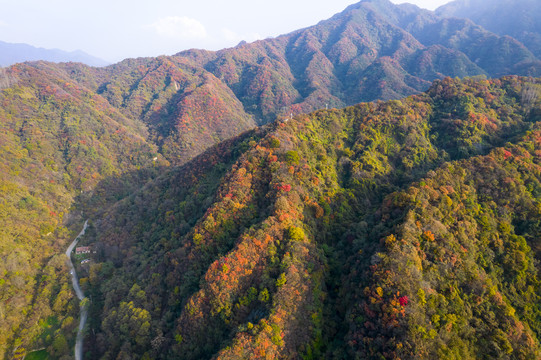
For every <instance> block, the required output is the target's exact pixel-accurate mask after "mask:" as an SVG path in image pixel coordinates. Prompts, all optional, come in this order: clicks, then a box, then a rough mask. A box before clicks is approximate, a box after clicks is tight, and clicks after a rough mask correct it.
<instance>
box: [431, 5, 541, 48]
mask: <svg viewBox="0 0 541 360" xmlns="http://www.w3.org/2000/svg"><path fill="white" fill-rule="evenodd" d="M436 14H438V15H440V16H446V17H460V18H468V19H471V20H473V21H474V22H475V23H476V24H479V25H481V26H482V27H484V28H485V29H487V30H490V31H492V32H494V33H496V34H499V35H509V36H512V37H514V38H516V39H517V40H519V41H521V42H522V43H523V44H524V45H526V46H527V47H528V49H530V51H532V52H533V53H534V54H535V55H536V56H538V57H539V56H541V22H540V21H539V19H540V18H541V2H539V1H538V0H490V1H489V0H456V1H453V2H450V3H448V4H446V5H443V6H441V7H439V8H438V9H436Z"/></svg>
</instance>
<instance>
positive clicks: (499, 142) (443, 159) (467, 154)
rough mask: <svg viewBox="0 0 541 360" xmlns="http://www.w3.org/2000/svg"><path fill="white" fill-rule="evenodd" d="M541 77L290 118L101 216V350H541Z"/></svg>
mask: <svg viewBox="0 0 541 360" xmlns="http://www.w3.org/2000/svg"><path fill="white" fill-rule="evenodd" d="M538 81H539V80H538V79H528V78H518V77H505V78H502V79H501V80H474V79H467V80H464V81H461V80H452V79H450V78H446V79H444V80H441V81H436V82H435V83H434V84H433V85H432V87H431V88H430V89H429V90H428V91H427V92H426V93H424V94H421V95H415V96H411V97H408V98H405V99H403V100H401V101H394V100H393V101H388V102H375V103H362V104H359V105H356V106H354V107H347V108H345V109H343V110H328V111H325V110H320V111H317V112H315V113H312V114H310V115H300V116H297V117H295V118H294V119H291V120H289V121H285V122H277V123H273V124H270V125H267V126H265V127H263V128H261V129H259V130H256V131H252V132H248V133H245V134H244V135H242V136H241V137H238V138H235V139H233V140H231V141H230V142H226V143H223V144H221V145H219V146H217V147H214V148H212V149H210V150H208V151H207V152H205V153H204V154H202V155H201V156H199V157H197V158H195V159H194V160H193V161H191V162H189V163H187V164H186V165H184V166H182V167H173V168H171V170H170V171H169V172H167V173H166V174H164V175H162V176H161V177H159V178H157V179H156V180H153V181H151V182H150V183H149V184H148V185H146V186H145V187H144V188H142V189H141V190H140V191H138V192H136V193H135V194H133V195H131V196H128V197H126V198H125V199H123V200H121V201H120V202H118V203H117V204H116V205H115V206H114V207H112V208H108V209H105V210H102V211H101V212H99V211H98V212H97V213H94V215H93V220H92V230H91V232H90V235H89V236H88V237H87V238H86V240H85V241H86V242H87V243H89V244H93V246H95V247H97V248H99V249H100V250H99V252H100V253H99V257H98V261H97V263H95V264H93V265H91V266H90V268H89V270H88V272H87V273H86V275H85V278H84V279H82V282H83V283H84V284H85V286H86V289H87V290H86V291H88V292H89V293H90V294H91V296H92V299H93V302H92V313H93V316H92V319H93V321H92V324H91V331H90V332H91V333H92V334H89V337H88V349H90V350H89V351H90V352H91V355H89V356H90V358H105V359H113V358H121V359H124V358H125V359H128V358H130V359H137V358H164V359H166V358H183V359H204V358H221V359H226V358H252V357H257V358H297V357H304V358H336V359H346V358H355V357H359V358H381V357H384V358H390V359H413V358H415V359H420V358H424V359H434V358H449V359H457V358H460V359H468V358H471V359H474V358H475V359H476V358H513V359H536V358H539V356H541V346H540V342H539V336H540V334H541V333H540V332H541V328H540V324H541V307H540V304H541V301H540V300H541V299H540V296H541V292H540V288H539V285H540V284H539V279H538V272H539V265H538V260H539V255H540V250H541V244H539V241H538V239H539V236H538V234H539V231H540V230H541V228H540V222H539V220H541V213H540V211H539V209H540V204H541V192H540V189H541V175H540V174H541V166H540V165H541V164H540V161H541V158H540V154H541V148H540V146H541V142H540V141H539V140H540V139H541V129H540V128H539V123H538V121H539V120H540V119H541V118H540V115H541V106H540V102H539V96H540V94H541V86H540V85H539V84H538ZM90 332H89V333H90ZM93 334H95V335H93Z"/></svg>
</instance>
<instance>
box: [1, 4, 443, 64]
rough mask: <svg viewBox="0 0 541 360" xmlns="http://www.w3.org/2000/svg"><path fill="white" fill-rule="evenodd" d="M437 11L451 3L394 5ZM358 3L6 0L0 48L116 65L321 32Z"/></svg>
mask: <svg viewBox="0 0 541 360" xmlns="http://www.w3.org/2000/svg"><path fill="white" fill-rule="evenodd" d="M391 1H392V2H394V3H397V4H398V3H403V2H409V3H414V4H416V5H418V6H419V7H422V8H425V9H430V10H433V9H435V8H436V7H438V6H440V5H442V4H444V3H447V2H449V0H409V1H404V0H391ZM356 2H358V0H332V1H329V0H294V1H291V0H272V1H269V0H228V1H224V0H152V1H142V0H0V6H1V7H0V8H1V9H2V11H1V12H0V41H5V42H9V43H26V44H30V45H33V46H38V47H43V48H47V49H62V50H66V51H74V50H83V51H85V52H87V53H89V54H91V55H94V56H97V57H99V58H101V59H103V60H106V61H109V62H111V63H112V62H117V61H120V60H122V59H125V58H131V57H141V56H159V55H172V54H175V53H177V52H179V51H182V50H185V49H190V48H202V49H208V50H218V49H222V48H226V47H231V46H235V45H236V44H238V43H239V42H240V41H241V40H245V41H248V42H250V41H255V40H258V39H264V38H267V37H273V36H278V35H280V34H286V33H288V32H291V31H293V30H297V29H300V28H304V27H307V26H311V25H315V24H316V23H318V22H319V21H321V20H324V19H328V18H330V17H331V16H332V15H334V14H336V13H338V12H341V11H342V10H344V9H345V8H346V7H347V6H349V5H351V4H354V3H356Z"/></svg>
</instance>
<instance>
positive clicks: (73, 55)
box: [0, 41, 109, 66]
mask: <svg viewBox="0 0 541 360" xmlns="http://www.w3.org/2000/svg"><path fill="white" fill-rule="evenodd" d="M36 60H44V61H52V62H70V61H71V62H81V63H83V64H86V65H90V66H106V65H109V63H108V62H107V61H105V60H102V59H99V58H97V57H94V56H92V55H89V54H87V53H85V52H84V51H81V50H76V51H70V52H68V51H63V50H58V49H44V48H37V47H34V46H31V45H28V44H11V43H7V42H4V41H0V66H9V65H13V64H16V63H20V62H25V61H36Z"/></svg>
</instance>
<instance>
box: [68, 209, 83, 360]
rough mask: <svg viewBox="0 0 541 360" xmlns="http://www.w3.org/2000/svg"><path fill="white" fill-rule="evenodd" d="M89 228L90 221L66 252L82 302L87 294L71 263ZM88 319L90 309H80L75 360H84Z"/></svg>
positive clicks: (78, 295)
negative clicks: (85, 328)
mask: <svg viewBox="0 0 541 360" xmlns="http://www.w3.org/2000/svg"><path fill="white" fill-rule="evenodd" d="M87 227H88V220H86V221H85V224H84V226H83V230H81V232H80V233H79V235H77V237H76V238H75V239H74V240H73V242H72V243H71V245H70V246H69V247H68V249H67V250H66V256H67V257H68V266H69V271H70V275H71V283H72V284H73V289H74V290H75V294H76V295H77V298H78V299H79V301H82V300H83V299H84V298H85V294H84V293H83V290H82V289H81V287H80V286H79V279H78V278H77V273H76V272H75V267H74V266H73V263H72V262H71V252H72V251H73V249H74V248H75V246H76V245H77V243H78V242H79V239H80V238H81V236H83V235H84V234H85V231H86V228H87ZM87 317H88V309H87V307H86V306H81V309H80V318H81V320H80V321H79V330H78V331H77V340H75V360H83V340H84V339H83V329H84V327H85V323H86V319H87Z"/></svg>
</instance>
